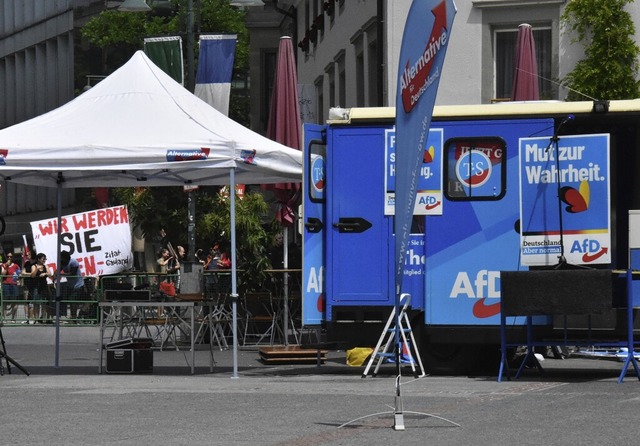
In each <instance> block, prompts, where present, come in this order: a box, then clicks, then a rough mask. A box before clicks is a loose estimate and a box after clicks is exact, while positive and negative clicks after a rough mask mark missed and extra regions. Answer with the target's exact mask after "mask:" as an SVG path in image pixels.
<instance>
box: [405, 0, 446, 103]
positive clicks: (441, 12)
mask: <svg viewBox="0 0 640 446" xmlns="http://www.w3.org/2000/svg"><path fill="white" fill-rule="evenodd" d="M431 12H432V13H433V15H434V16H435V22H434V24H433V28H432V29H431V35H430V36H429V40H427V46H426V47H425V49H424V52H423V53H422V54H421V55H420V57H419V58H418V61H417V62H416V63H415V64H414V65H413V66H411V63H410V62H409V60H407V65H406V66H405V69H404V73H403V75H402V104H403V107H404V111H405V113H409V112H410V111H411V110H412V109H413V107H415V106H416V104H417V103H418V98H419V97H420V96H422V93H424V91H423V90H425V89H426V87H425V86H426V83H427V81H428V79H429V74H431V67H432V66H433V63H434V61H435V58H436V56H437V55H438V52H439V51H440V49H441V48H442V46H444V45H446V39H447V35H446V30H447V5H446V4H445V2H444V1H443V2H441V3H440V4H438V5H437V6H436V7H435V8H433V9H432V10H431ZM443 30H444V31H445V32H444V33H443V32H442V31H443Z"/></svg>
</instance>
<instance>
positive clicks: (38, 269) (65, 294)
mask: <svg viewBox="0 0 640 446" xmlns="http://www.w3.org/2000/svg"><path fill="white" fill-rule="evenodd" d="M46 262H47V256H46V254H44V253H38V254H35V253H33V254H31V255H28V256H27V257H26V258H25V259H24V262H23V265H22V268H21V267H20V265H19V264H18V263H17V262H15V261H14V254H13V253H7V254H6V260H5V261H4V262H3V263H2V264H1V265H2V266H1V268H0V276H2V298H3V300H4V301H10V302H11V301H13V302H11V303H9V304H7V309H6V313H5V316H6V317H11V319H16V315H17V310H18V307H19V305H18V304H17V303H16V302H15V301H17V300H20V298H21V296H20V294H22V299H23V300H24V301H25V304H24V316H25V320H24V323H28V324H34V323H36V322H40V323H49V322H51V320H52V319H53V316H54V306H53V302H54V298H55V294H56V293H55V282H54V280H53V278H54V275H55V272H54V271H52V270H51V269H50V268H49V267H48V266H47V264H46ZM60 265H61V266H60V276H61V282H60V286H61V292H60V295H61V305H60V314H61V315H63V316H66V314H67V305H66V301H77V300H78V299H80V298H81V296H80V293H82V292H84V279H83V277H82V274H81V272H80V264H79V263H78V261H77V260H76V259H73V258H72V257H71V254H70V253H69V252H67V251H63V252H61V253H60ZM62 278H64V279H62ZM69 307H70V313H71V318H75V317H76V316H77V311H78V305H77V304H76V303H70V304H69ZM74 313H75V315H74Z"/></svg>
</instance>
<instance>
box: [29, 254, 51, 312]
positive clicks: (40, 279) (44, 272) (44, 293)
mask: <svg viewBox="0 0 640 446" xmlns="http://www.w3.org/2000/svg"><path fill="white" fill-rule="evenodd" d="M46 261H47V256H46V255H45V254H44V253H39V254H38V255H36V263H35V265H34V266H32V267H31V277H32V279H33V291H32V295H31V298H32V299H33V300H38V301H40V302H42V304H41V308H42V313H41V315H40V318H41V322H43V323H47V322H49V321H51V319H52V317H53V293H52V292H51V288H50V287H49V281H50V280H51V278H52V277H53V275H52V274H51V271H49V267H47V265H46V264H45V262H46Z"/></svg>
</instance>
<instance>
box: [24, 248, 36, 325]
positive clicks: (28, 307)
mask: <svg viewBox="0 0 640 446" xmlns="http://www.w3.org/2000/svg"><path fill="white" fill-rule="evenodd" d="M36 264H37V260H36V256H35V254H34V253H29V256H28V257H27V258H26V259H24V262H23V264H22V266H23V268H22V273H21V274H20V277H21V278H22V295H23V297H24V300H25V302H26V303H25V306H24V314H26V315H28V316H27V317H28V318H30V319H33V320H34V321H35V320H37V319H38V318H39V317H40V305H39V304H37V303H36V297H37V296H36V289H35V286H36V282H35V279H34V278H33V275H32V271H33V268H35V267H36Z"/></svg>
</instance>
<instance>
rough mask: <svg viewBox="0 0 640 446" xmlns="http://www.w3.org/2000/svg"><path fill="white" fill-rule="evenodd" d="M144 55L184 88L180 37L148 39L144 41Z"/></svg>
mask: <svg viewBox="0 0 640 446" xmlns="http://www.w3.org/2000/svg"><path fill="white" fill-rule="evenodd" d="M144 53H145V54H146V55H147V56H148V57H149V59H151V60H152V61H153V63H154V64H156V65H157V66H159V67H160V68H161V69H162V71H164V72H165V73H167V74H168V75H169V76H171V77H172V78H173V80H175V81H176V82H179V83H180V84H181V85H183V86H184V58H183V56H182V37H180V36H169V37H148V38H146V39H144Z"/></svg>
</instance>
